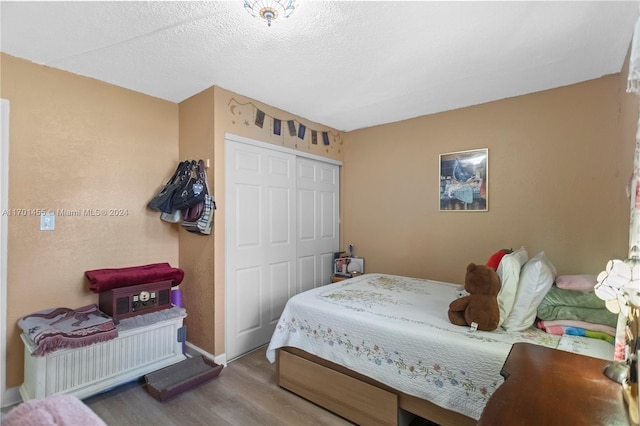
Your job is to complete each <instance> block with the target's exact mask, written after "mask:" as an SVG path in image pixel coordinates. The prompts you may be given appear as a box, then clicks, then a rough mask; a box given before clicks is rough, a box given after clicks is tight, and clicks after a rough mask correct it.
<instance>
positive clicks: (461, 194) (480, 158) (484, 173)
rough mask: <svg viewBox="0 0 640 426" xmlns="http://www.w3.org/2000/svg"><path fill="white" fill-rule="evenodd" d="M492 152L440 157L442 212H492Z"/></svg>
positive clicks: (470, 152)
mask: <svg viewBox="0 0 640 426" xmlns="http://www.w3.org/2000/svg"><path fill="white" fill-rule="evenodd" d="M488 164H489V150H488V149H487V148H482V149H473V150H469V151H458V152H448V153H446V154H440V211H447V212H449V211H456V212H470V211H476V212H477V211H484V212H486V211H488V210H489V168H488Z"/></svg>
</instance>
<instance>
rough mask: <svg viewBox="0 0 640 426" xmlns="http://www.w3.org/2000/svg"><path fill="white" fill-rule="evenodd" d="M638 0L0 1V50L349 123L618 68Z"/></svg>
mask: <svg viewBox="0 0 640 426" xmlns="http://www.w3.org/2000/svg"><path fill="white" fill-rule="evenodd" d="M639 4H640V3H639V2H638V1H629V2H611V1H600V2H598V1H589V2H575V1H562V2H555V1H534V2H521V1H518V2H515V1H514V2H511V1H498V2H483V1H473V2H457V1H453V2H432V1H409V2H396V1H375V2H364V1H309V0H300V2H299V6H298V9H297V10H296V11H295V12H294V13H293V14H292V15H291V17H290V18H289V19H287V20H284V21H281V22H276V23H274V24H273V25H272V26H271V27H267V25H266V23H265V22H264V21H262V20H260V19H258V18H253V17H251V16H250V15H249V14H248V13H247V12H246V11H245V10H244V8H243V4H242V1H241V0H236V1H216V2H202V1H200V2H176V1H171V2H130V1H115V2H94V1H86V2H78V1H74V2H31V1H27V2H22V1H19V2H10V1H5V0H2V1H1V3H0V7H1V9H0V12H1V33H0V37H1V38H0V49H1V50H2V51H3V52H5V53H8V54H10V55H13V56H17V57H20V58H25V59H28V60H30V61H33V62H35V63H38V64H44V65H47V66H50V67H54V68H60V69H63V70H67V71H70V72H73V73H76V74H80V75H85V76H89V77H92V78H95V79H98V80H102V81H105V82H109V83H112V84H115V85H118V86H122V87H126V88H129V89H132V90H135V91H138V92H142V93H146V94H149V95H152V96H155V97H158V98H162V99H166V100H169V101H173V102H181V101H182V100H184V99H186V98H188V97H190V96H192V95H194V94H196V93H198V92H200V91H202V90H204V89H206V88H209V87H211V86H213V85H217V86H220V87H223V88H225V89H228V90H231V91H234V92H237V93H240V94H242V95H245V96H248V97H251V98H253V99H255V100H258V101H260V102H264V103H266V104H269V105H271V106H274V107H278V108H281V109H283V110H285V111H288V112H291V113H294V114H296V115H299V116H301V117H304V118H306V119H309V120H312V121H315V122H318V123H321V124H325V125H328V126H331V127H334V128H336V129H338V130H344V131H348V130H353V129H358V128H363V127H370V126H374V125H378V124H383V123H388V122H394V121H398V120H402V119H406V118H411V117H416V116H421V115H425V114H432V113H436V112H441V111H446V110H451V109H455V108H461V107H465V106H470V105H476V104H480V103H484V102H489V101H492V100H496V99H502V98H507V97H512V96H518V95H522V94H527V93H532V92H536V91H541V90H546V89H550V88H554V87H559V86H564V85H568V84H573V83H577V82H581V81H586V80H591V79H594V78H599V77H601V76H603V75H607V74H612V73H617V72H620V70H621V68H622V66H623V63H624V59H625V56H626V54H627V50H628V48H629V45H630V42H631V37H632V33H633V24H634V22H635V20H636V18H637V16H638V13H639Z"/></svg>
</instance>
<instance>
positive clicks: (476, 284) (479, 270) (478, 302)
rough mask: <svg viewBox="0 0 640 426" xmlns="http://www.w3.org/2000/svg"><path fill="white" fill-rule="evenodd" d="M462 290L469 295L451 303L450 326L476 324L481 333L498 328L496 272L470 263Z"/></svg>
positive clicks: (498, 289)
mask: <svg viewBox="0 0 640 426" xmlns="http://www.w3.org/2000/svg"><path fill="white" fill-rule="evenodd" d="M464 289H465V290H466V291H467V293H469V295H467V296H464V297H461V298H459V299H456V300H454V301H453V302H451V304H450V305H449V321H451V323H452V324H456V325H466V326H471V323H476V324H478V330H483V331H492V330H495V329H496V328H498V323H499V322H500V308H499V307H498V292H499V291H500V278H499V277H498V274H497V273H496V271H495V270H494V269H493V268H489V267H487V266H485V265H476V264H475V263H470V264H469V266H467V274H466V276H465V278H464Z"/></svg>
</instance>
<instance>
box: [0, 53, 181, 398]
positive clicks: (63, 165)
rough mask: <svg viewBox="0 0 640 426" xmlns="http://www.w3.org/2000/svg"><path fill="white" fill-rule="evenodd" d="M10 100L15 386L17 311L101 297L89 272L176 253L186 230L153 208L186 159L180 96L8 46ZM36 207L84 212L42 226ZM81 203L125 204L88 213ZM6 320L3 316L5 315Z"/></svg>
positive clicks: (17, 376) (10, 373) (4, 65)
mask: <svg viewBox="0 0 640 426" xmlns="http://www.w3.org/2000/svg"><path fill="white" fill-rule="evenodd" d="M0 59H1V62H0V67H1V68H0V73H1V76H2V80H1V86H0V90H1V96H2V97H3V98H6V99H8V100H9V101H10V103H11V126H10V127H11V128H10V153H9V154H10V156H9V165H10V166H9V167H10V173H9V208H10V209H25V212H24V215H11V216H10V217H9V241H8V264H9V266H8V289H7V292H8V295H7V302H8V303H7V304H8V313H7V316H8V324H7V338H8V341H7V347H8V350H7V352H8V353H7V387H8V388H11V387H15V386H19V385H20V384H21V383H22V371H23V345H22V342H21V341H20V339H19V334H20V330H19V328H18V326H17V320H18V319H19V318H20V317H21V316H23V315H26V314H29V313H32V312H35V311H38V310H42V309H47V308H54V307H71V308H73V307H80V306H83V305H87V304H92V303H97V302H98V297H97V295H96V294H94V293H91V292H90V291H89V290H88V286H87V284H86V282H85V281H84V275H83V273H84V271H86V270H90V269H98V268H107V267H123V266H133V265H140V264H146V263H154V262H169V263H171V264H172V265H177V264H178V238H177V234H176V232H177V231H176V230H175V229H173V228H171V227H167V226H164V225H163V223H161V221H160V220H159V218H158V215H157V214H155V213H154V212H151V211H149V210H147V209H146V207H145V206H146V203H147V201H148V200H149V199H150V198H151V197H152V196H153V194H154V193H155V192H156V191H157V190H158V189H159V188H160V187H161V185H162V184H163V183H164V181H166V179H168V177H169V176H170V174H171V172H172V171H173V170H172V168H174V167H175V164H176V161H177V160H178V105H177V104H174V103H171V102H167V101H163V100H160V99H157V98H153V97H150V96H146V95H143V94H140V93H136V92H132V91H129V90H126V89H122V88H119V87H116V86H113V85H110V84H107V83H103V82H99V81H97V80H93V79H90V78H85V77H81V76H78V75H74V74H71V73H68V72H64V71H60V70H56V69H52V68H48V67H44V66H40V65H36V64H33V63H31V62H28V61H25V60H22V59H18V58H15V57H11V56H8V55H6V54H2V56H1V58H0ZM26 209H47V210H49V209H52V210H54V211H57V213H60V211H61V210H65V211H69V212H71V211H77V210H80V216H61V215H60V214H58V215H57V217H56V229H55V230H54V231H40V230H39V217H37V216H36V215H35V214H34V213H29V212H27V211H26ZM83 209H107V210H108V209H123V210H125V211H126V213H125V214H124V215H123V216H106V217H105V216H87V215H85V214H83V213H82V210H83ZM3 326H4V325H3Z"/></svg>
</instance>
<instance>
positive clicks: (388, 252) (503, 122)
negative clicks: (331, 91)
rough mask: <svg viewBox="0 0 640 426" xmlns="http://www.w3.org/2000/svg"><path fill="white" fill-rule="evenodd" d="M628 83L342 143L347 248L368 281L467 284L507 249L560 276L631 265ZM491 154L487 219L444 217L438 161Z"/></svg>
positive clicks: (549, 95) (504, 104)
mask: <svg viewBox="0 0 640 426" xmlns="http://www.w3.org/2000/svg"><path fill="white" fill-rule="evenodd" d="M625 76H626V73H625V74H624V76H622V75H621V74H618V75H613V76H608V77H604V78H601V79H598V80H593V81H589V82H586V83H583V84H577V85H573V86H568V87H563V88H559V89H555V90H549V91H545V92H541V93H535V94H530V95H527V96H520V97H516V98H511V99H506V100H501V101H497V102H491V103H487V104H484V105H479V106H474V107H470V108H464V109H460V110H456V111H450V112H445V113H441V114H436V115H430V116H425V117H419V118H415V119H412V120H406V121H402V122H398V123H394V124H389V125H384V126H378V127H373V128H369V129H363V130H359V131H354V132H350V133H348V134H347V135H345V138H344V140H345V143H344V147H345V148H344V167H343V206H342V211H343V218H342V219H343V230H344V233H343V241H344V242H345V243H346V244H348V243H353V244H355V246H356V252H357V254H358V255H359V256H363V257H365V258H366V265H367V272H385V273H391V274H402V275H410V276H417V277H425V278H431V279H435V280H443V281H449V282H457V283H462V282H463V281H464V275H465V267H466V265H467V264H468V263H470V262H476V263H485V262H486V261H487V259H488V258H489V256H490V255H491V254H492V253H493V252H495V251H497V250H498V249H500V248H504V247H512V248H518V247H520V246H521V245H524V246H525V247H526V248H527V249H528V251H529V253H530V256H533V255H535V254H536V253H538V252H539V251H541V250H544V251H545V252H546V253H547V255H548V256H549V258H550V259H551V261H552V262H553V263H554V264H555V266H556V267H557V269H558V272H559V273H563V274H571V273H589V274H597V273H598V272H599V271H601V270H602V269H604V266H605V265H606V262H607V260H608V259H610V258H613V257H622V258H624V257H626V255H627V249H628V247H627V246H628V209H629V200H628V198H627V196H626V192H625V189H626V186H627V184H628V180H629V178H630V175H631V170H632V155H633V147H634V140H635V139H634V137H635V120H636V119H637V111H638V110H637V99H634V98H632V95H628V94H626V93H624V92H623V89H622V85H623V83H624V77H625ZM475 148H488V149H489V211H488V212H440V211H439V190H438V184H439V154H441V153H447V152H452V151H458V150H469V149H475Z"/></svg>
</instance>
